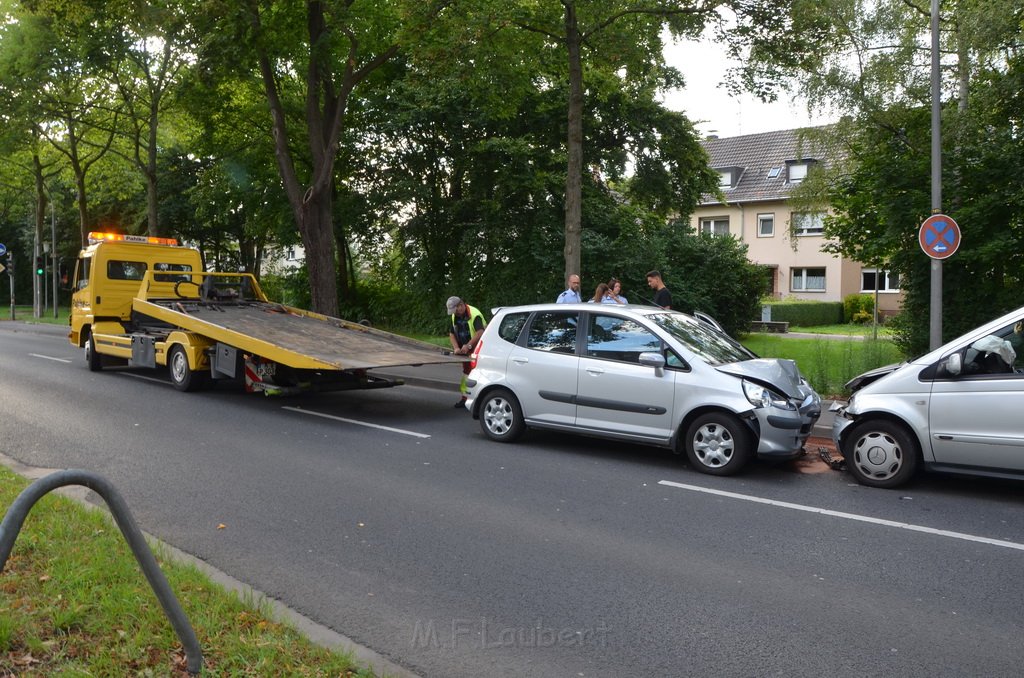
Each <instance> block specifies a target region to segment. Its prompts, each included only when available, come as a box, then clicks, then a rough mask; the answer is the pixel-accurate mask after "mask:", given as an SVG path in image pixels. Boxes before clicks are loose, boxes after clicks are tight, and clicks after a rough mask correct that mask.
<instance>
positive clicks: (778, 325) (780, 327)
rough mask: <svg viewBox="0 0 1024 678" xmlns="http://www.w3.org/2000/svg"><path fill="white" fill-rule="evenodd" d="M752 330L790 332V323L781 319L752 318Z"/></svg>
mask: <svg viewBox="0 0 1024 678" xmlns="http://www.w3.org/2000/svg"><path fill="white" fill-rule="evenodd" d="M750 331H751V332H779V333H782V332H789V323H788V322H784V321H781V320H752V321H751V322H750Z"/></svg>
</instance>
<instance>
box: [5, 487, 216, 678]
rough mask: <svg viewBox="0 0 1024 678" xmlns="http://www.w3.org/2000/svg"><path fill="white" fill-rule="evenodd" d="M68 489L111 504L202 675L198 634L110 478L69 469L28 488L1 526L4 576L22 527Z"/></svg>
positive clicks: (189, 660) (192, 669) (191, 669)
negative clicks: (55, 493)
mask: <svg viewBox="0 0 1024 678" xmlns="http://www.w3.org/2000/svg"><path fill="white" fill-rule="evenodd" d="M67 485H82V486H84V487H87V488H89V489H90V490H92V491H93V492H95V493H96V494H98V495H100V496H101V497H103V500H104V501H105V502H107V507H108V508H109V509H110V513H111V514H112V515H113V516H114V521H115V522H116V523H117V526H118V527H119V528H120V529H121V534H123V535H124V538H125V540H126V541H127V542H128V546H130V547H131V549H132V553H134V554H135V559H136V560H137V561H138V563H139V567H140V568H142V573H143V574H144V575H146V579H147V580H148V581H149V585H150V586H151V587H152V588H153V593H155V594H156V597H157V600H159V601H160V605H161V606H162V607H163V609H164V614H166V615H167V619H168V620H170V622H171V626H172V627H173V628H174V632H175V633H176V634H177V635H178V640H180V641H181V645H182V647H183V648H184V650H185V659H186V670H187V671H188V673H189V674H190V675H198V674H199V673H200V672H201V671H202V670H203V652H202V649H201V648H200V647H199V640H198V639H197V638H196V634H195V631H193V630H192V625H191V624H190V623H189V620H188V617H187V616H185V612H184V610H182V608H181V605H180V604H179V603H178V599H177V598H175V596H174V592H173V591H171V586H170V584H168V583H167V578H166V577H164V573H163V571H162V570H161V569H160V566H159V565H157V562H156V558H155V557H154V556H153V552H152V551H150V550H149V544H147V543H146V539H145V537H143V536H142V531H141V530H140V529H139V527H138V525H136V523H135V519H134V518H132V514H131V512H130V511H129V510H128V504H127V503H126V502H125V500H124V498H123V497H122V496H121V494H120V493H119V492H118V491H117V490H116V489H115V488H114V486H113V485H112V484H111V483H110V482H109V481H108V480H107V479H106V478H104V477H102V476H100V475H97V474H95V473H92V472H91V471H84V470H81V469H68V470H66V471H58V472H56V473H51V474H50V475H48V476H46V477H45V478H40V479H39V480H37V481H35V482H34V483H32V484H31V485H29V486H28V487H27V488H25V490H24V491H23V492H22V493H21V494H19V495H18V498H17V499H15V500H14V503H13V504H11V507H10V508H9V509H8V510H7V514H6V515H5V516H4V519H3V522H2V523H0V573H2V572H3V570H4V567H6V565H7V558H8V557H9V556H10V555H11V551H12V550H13V548H14V540H15V539H16V538H17V536H18V534H19V532H20V531H21V526H22V524H23V523H24V522H25V518H26V517H27V516H28V512H29V511H30V510H31V509H32V507H33V506H35V504H36V502H37V501H39V500H40V499H41V498H42V497H43V495H45V494H47V493H48V492H50V491H52V490H55V489H57V488H59V487H65V486H67Z"/></svg>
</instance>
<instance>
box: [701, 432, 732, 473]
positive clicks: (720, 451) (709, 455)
mask: <svg viewBox="0 0 1024 678" xmlns="http://www.w3.org/2000/svg"><path fill="white" fill-rule="evenodd" d="M734 449H735V441H734V440H733V437H732V433H730V432H729V429H727V428H726V427H724V426H721V425H719V424H705V425H704V426H701V427H700V428H699V429H697V435H695V436H694V437H693V451H694V453H696V455H697V458H698V459H700V461H701V463H702V464H704V465H705V466H711V467H713V468H720V467H722V466H725V465H726V464H728V463H729V462H730V461H731V460H732V453H733V450H734Z"/></svg>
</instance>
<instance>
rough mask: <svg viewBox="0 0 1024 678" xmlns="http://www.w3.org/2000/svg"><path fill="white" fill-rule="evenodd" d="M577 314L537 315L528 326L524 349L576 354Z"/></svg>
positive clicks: (550, 313) (551, 313) (549, 313)
mask: <svg viewBox="0 0 1024 678" xmlns="http://www.w3.org/2000/svg"><path fill="white" fill-rule="evenodd" d="M578 323H579V314H578V313H571V312H569V313H566V312H557V313H555V312H548V313H538V314H537V315H535V316H534V317H533V322H532V323H531V324H530V333H529V335H528V336H527V338H526V348H532V349H534V350H536V351H550V352H552V353H569V354H574V353H576V326H577V324H578Z"/></svg>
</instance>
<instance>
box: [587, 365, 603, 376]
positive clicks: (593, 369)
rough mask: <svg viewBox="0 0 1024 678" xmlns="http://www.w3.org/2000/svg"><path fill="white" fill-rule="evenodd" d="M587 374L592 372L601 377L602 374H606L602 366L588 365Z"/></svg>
mask: <svg viewBox="0 0 1024 678" xmlns="http://www.w3.org/2000/svg"><path fill="white" fill-rule="evenodd" d="M587 374H592V375H594V376H595V377H599V376H601V375H602V374H604V370H602V369H601V368H600V367H588V368H587Z"/></svg>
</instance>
